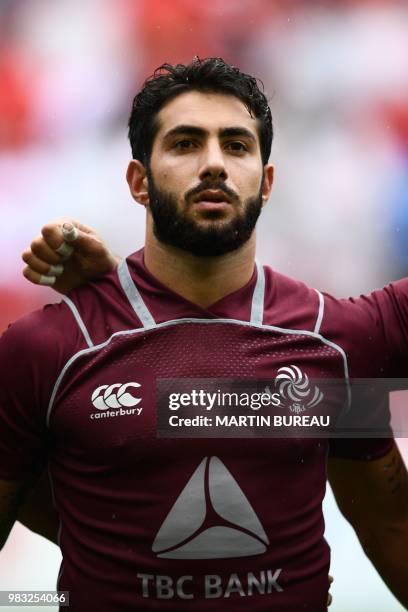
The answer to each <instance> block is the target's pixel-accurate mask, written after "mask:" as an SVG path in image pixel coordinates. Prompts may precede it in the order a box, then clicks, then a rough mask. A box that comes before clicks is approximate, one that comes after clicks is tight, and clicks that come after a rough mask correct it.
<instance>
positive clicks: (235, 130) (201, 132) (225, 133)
mask: <svg viewBox="0 0 408 612" xmlns="http://www.w3.org/2000/svg"><path fill="white" fill-rule="evenodd" d="M181 134H189V135H191V136H199V137H201V138H203V137H205V136H208V131H207V130H205V129H204V128H200V127H197V126H196V125H176V127H174V128H172V129H171V130H169V131H168V132H167V133H166V134H165V135H164V138H165V139H168V138H171V137H172V136H179V135H181ZM218 135H219V136H220V137H221V138H229V137H231V136H232V137H241V138H248V139H249V140H253V141H254V142H255V141H256V138H255V136H254V134H253V133H252V132H251V131H250V130H248V129H246V128H244V127H227V128H221V129H219V130H218Z"/></svg>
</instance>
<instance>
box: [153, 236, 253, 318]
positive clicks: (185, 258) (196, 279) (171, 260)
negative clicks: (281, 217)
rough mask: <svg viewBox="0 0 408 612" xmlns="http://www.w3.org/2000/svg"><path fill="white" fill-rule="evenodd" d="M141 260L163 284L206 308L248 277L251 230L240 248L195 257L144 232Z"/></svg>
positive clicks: (244, 281) (250, 259) (232, 290)
mask: <svg viewBox="0 0 408 612" xmlns="http://www.w3.org/2000/svg"><path fill="white" fill-rule="evenodd" d="M144 259H145V265H146V267H147V269H148V270H149V272H150V273H151V274H153V276H155V277H156V278H157V279H158V280H159V281H160V282H161V283H163V285H166V287H169V288H170V289H172V290H173V291H175V292H176V293H178V294H179V295H181V296H182V297H184V298H185V299H187V300H189V301H190V302H193V303H194V304H197V305H198V306H201V307H202V308H208V307H209V306H210V305H211V304H214V303H215V302H218V300H220V299H222V298H223V297H225V296H226V295H228V294H229V293H232V292H234V291H237V290H238V289H241V287H243V286H244V285H246V284H247V283H248V282H249V280H250V279H251V277H252V274H253V271H254V265H255V232H254V234H253V235H252V236H251V238H250V240H248V242H246V243H245V244H244V245H242V247H241V248H239V249H237V250H236V251H233V252H231V253H227V254H226V255H220V256H217V257H198V256H196V255H193V254H191V253H188V252H187V251H183V250H182V249H178V248H176V247H172V246H169V245H167V244H163V243H162V242H159V241H158V240H157V238H156V237H155V236H154V235H153V233H152V232H147V236H146V245H145V253H144Z"/></svg>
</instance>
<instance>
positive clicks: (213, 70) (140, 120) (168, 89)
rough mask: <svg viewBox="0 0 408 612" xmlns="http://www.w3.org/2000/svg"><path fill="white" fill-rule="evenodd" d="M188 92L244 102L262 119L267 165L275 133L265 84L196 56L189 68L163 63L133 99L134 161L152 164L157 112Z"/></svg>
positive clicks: (261, 135)
mask: <svg viewBox="0 0 408 612" xmlns="http://www.w3.org/2000/svg"><path fill="white" fill-rule="evenodd" d="M259 84H260V85H261V88H260V87H259ZM187 91H204V92H211V93H221V94H227V95H232V96H235V97H236V98H238V99H239V100H241V101H242V102H243V103H244V104H245V106H246V108H247V109H248V112H249V113H250V115H251V116H252V117H256V118H257V119H259V124H260V127H259V138H260V145H261V155H262V162H263V164H267V163H268V159H269V155H270V152H271V146H272V137H273V130H272V116H271V110H270V108H269V104H268V101H267V99H266V96H265V94H264V93H263V85H262V83H261V82H260V81H258V80H257V79H256V78H255V77H252V76H250V75H249V74H245V73H244V72H241V71H240V70H239V69H238V68H236V67H235V66H231V65H230V64H227V63H226V62H225V61H224V60H223V59H221V58H220V57H208V58H205V59H200V58H198V57H196V58H194V59H193V61H192V62H190V64H186V65H184V64H177V65H175V66H173V65H171V64H163V65H162V66H160V67H159V68H157V69H156V70H155V71H154V74H153V75H152V76H151V77H149V78H148V79H147V80H146V81H145V82H144V84H143V87H142V89H141V91H140V92H139V93H138V94H137V95H136V96H135V98H134V100H133V105H132V112H131V115H130V118H129V140H130V146H131V148H132V155H133V158H134V159H138V160H139V161H141V162H142V163H143V165H145V166H146V167H147V166H148V165H149V161H150V155H151V152H152V147H153V140H154V138H155V136H156V134H157V131H158V127H159V126H158V124H157V121H156V117H157V114H158V112H159V111H160V109H161V108H162V107H163V106H164V105H165V104H166V103H167V102H169V100H171V99H172V98H175V97H176V96H178V95H180V94H182V93H185V92H187Z"/></svg>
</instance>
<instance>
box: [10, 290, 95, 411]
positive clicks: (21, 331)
mask: <svg viewBox="0 0 408 612" xmlns="http://www.w3.org/2000/svg"><path fill="white" fill-rule="evenodd" d="M85 347H86V342H85V340H84V338H83V335H82V334H81V331H80V330H79V329H78V326H77V325H76V322H75V321H74V319H73V317H72V314H71V312H70V310H69V308H68V307H67V306H66V304H64V303H63V302H61V303H59V304H49V305H47V306H45V307H44V308H43V309H41V310H37V311H35V312H32V313H30V314H28V315H26V316H24V317H22V318H20V319H18V320H17V321H16V322H14V323H12V324H11V325H10V326H9V327H8V329H7V330H6V331H5V332H4V333H3V335H2V336H1V338H0V387H1V390H2V394H4V395H7V396H8V397H9V398H17V397H20V398H22V397H24V398H25V401H26V403H28V402H30V401H31V402H32V403H35V404H38V405H40V404H41V405H44V402H46V401H47V399H48V396H49V389H50V387H52V385H53V384H54V382H55V380H56V378H57V377H58V374H59V372H60V371H61V369H62V368H63V366H64V364H65V363H66V362H67V361H68V359H69V358H70V357H71V356H72V355H73V354H74V353H75V352H77V351H79V350H81V349H83V348H85ZM30 398H31V400H30Z"/></svg>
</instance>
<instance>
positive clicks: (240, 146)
mask: <svg viewBox="0 0 408 612" xmlns="http://www.w3.org/2000/svg"><path fill="white" fill-rule="evenodd" d="M227 148H228V149H230V150H231V151H233V152H234V153H245V151H248V147H247V146H246V145H245V144H244V143H243V142H240V141H238V140H236V141H235V140H234V142H229V143H228V144H227Z"/></svg>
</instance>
